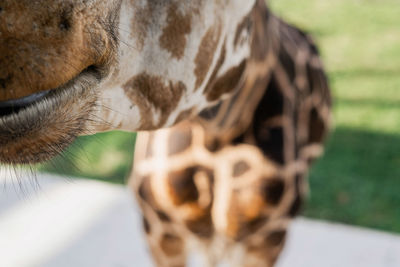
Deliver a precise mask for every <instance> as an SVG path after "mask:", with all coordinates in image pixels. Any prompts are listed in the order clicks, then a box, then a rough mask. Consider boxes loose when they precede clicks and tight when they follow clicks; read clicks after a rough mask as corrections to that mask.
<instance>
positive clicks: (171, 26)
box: [160, 3, 192, 59]
mask: <svg viewBox="0 0 400 267" xmlns="http://www.w3.org/2000/svg"><path fill="white" fill-rule="evenodd" d="M191 30H192V16H191V15H190V14H186V15H182V14H181V13H180V12H179V10H178V6H177V5H176V4H175V3H174V4H171V6H170V7H169V9H168V17H167V26H166V27H165V28H164V30H163V34H162V35H161V37H160V46H161V47H162V48H164V49H165V50H167V51H168V52H170V53H171V55H172V56H173V57H175V58H177V59H181V58H182V57H183V55H184V52H185V48H186V35H187V34H189V33H190V32H191Z"/></svg>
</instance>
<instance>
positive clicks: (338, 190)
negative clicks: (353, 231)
mask: <svg viewBox="0 0 400 267" xmlns="http://www.w3.org/2000/svg"><path fill="white" fill-rule="evenodd" d="M310 187H311V198H310V200H309V203H308V205H307V208H306V211H305V215H306V216H309V217H313V218H322V219H327V220H333V221H338V222H342V223H349V224H350V223H351V224H357V225H362V226H367V227H373V228H377V229H383V230H389V231H396V232H400V208H399V205H400V135H388V134H380V133H374V132H368V131H362V130H356V129H351V128H338V129H336V131H335V132H334V133H333V134H332V136H331V138H330V141H329V142H328V144H327V148H326V153H325V156H324V157H323V158H322V159H321V160H319V161H318V162H317V163H316V164H315V165H314V167H313V169H312V172H311V175H310Z"/></svg>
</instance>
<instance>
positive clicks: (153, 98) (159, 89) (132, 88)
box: [123, 73, 186, 130]
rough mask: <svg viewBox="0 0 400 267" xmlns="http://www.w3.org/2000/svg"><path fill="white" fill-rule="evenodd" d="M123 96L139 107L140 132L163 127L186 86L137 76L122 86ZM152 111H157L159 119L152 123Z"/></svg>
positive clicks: (147, 76)
mask: <svg viewBox="0 0 400 267" xmlns="http://www.w3.org/2000/svg"><path fill="white" fill-rule="evenodd" d="M123 88H124V90H125V94H126V95H127V96H128V97H129V98H130V99H131V100H132V102H133V103H134V104H135V105H137V106H138V107H139V110H140V115H141V125H140V128H139V129H140V130H152V129H156V128H159V127H161V126H163V125H164V124H165V123H166V121H167V119H168V117H169V115H170V114H171V112H172V111H173V110H174V109H175V108H176V106H177V105H178V103H179V100H180V99H181V97H182V95H183V93H184V92H185V91H186V86H185V85H184V84H183V83H182V82H176V83H175V82H172V81H165V80H163V78H161V77H159V76H150V75H148V74H147V73H142V74H139V75H137V76H135V77H133V78H132V79H131V80H129V81H128V82H127V83H126V84H125V85H124V86H123ZM153 109H156V110H159V111H160V113H161V119H160V121H159V122H157V123H156V122H153Z"/></svg>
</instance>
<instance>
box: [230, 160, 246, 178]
mask: <svg viewBox="0 0 400 267" xmlns="http://www.w3.org/2000/svg"><path fill="white" fill-rule="evenodd" d="M248 170H250V166H249V164H248V163H247V162H245V161H243V160H242V161H239V162H237V163H236V164H235V165H234V166H233V173H232V176H233V177H239V176H242V175H243V174H244V173H246V172H247V171H248Z"/></svg>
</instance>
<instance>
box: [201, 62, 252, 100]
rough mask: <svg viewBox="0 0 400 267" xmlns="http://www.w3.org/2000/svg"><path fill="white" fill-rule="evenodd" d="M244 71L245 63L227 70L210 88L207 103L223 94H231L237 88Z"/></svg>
mask: <svg viewBox="0 0 400 267" xmlns="http://www.w3.org/2000/svg"><path fill="white" fill-rule="evenodd" d="M245 69H246V61H243V62H242V63H240V65H239V66H236V67H233V68H231V69H230V70H228V71H227V72H226V73H225V74H224V75H222V77H220V78H218V79H217V80H216V81H215V83H214V85H213V86H212V88H210V89H209V92H206V93H207V100H208V101H215V100H217V99H219V98H220V97H221V96H222V95H223V94H226V93H229V92H232V91H233V90H234V89H236V88H237V86H238V85H239V82H240V80H241V78H242V76H243V72H244V70H245Z"/></svg>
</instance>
